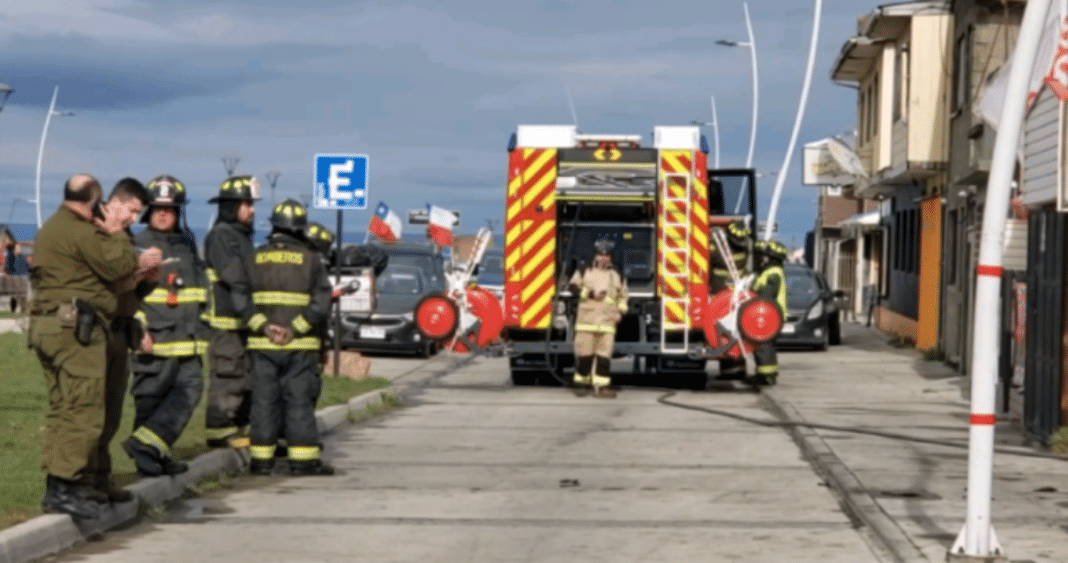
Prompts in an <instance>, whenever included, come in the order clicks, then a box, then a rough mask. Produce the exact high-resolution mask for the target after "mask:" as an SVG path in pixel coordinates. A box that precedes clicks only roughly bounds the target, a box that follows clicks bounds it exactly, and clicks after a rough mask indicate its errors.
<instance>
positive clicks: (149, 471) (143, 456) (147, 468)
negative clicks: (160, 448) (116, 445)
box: [122, 436, 163, 477]
mask: <svg viewBox="0 0 1068 563" xmlns="http://www.w3.org/2000/svg"><path fill="white" fill-rule="evenodd" d="M122 449H123V451H125V452H126V455H128V456H130V459H132V460H133V461H134V465H136V466H137V471H138V472H139V473H141V474H142V475H147V476H149V477H158V476H160V475H163V466H162V464H161V463H160V462H161V460H160V455H159V452H157V451H156V448H153V447H152V446H149V445H147V444H143V443H141V441H140V440H138V439H137V438H134V437H133V436H130V437H129V438H127V439H125V440H123V442H122Z"/></svg>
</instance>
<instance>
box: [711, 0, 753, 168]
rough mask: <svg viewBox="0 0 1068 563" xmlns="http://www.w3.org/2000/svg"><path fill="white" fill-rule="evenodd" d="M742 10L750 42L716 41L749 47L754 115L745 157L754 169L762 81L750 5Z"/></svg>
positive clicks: (744, 4)
mask: <svg viewBox="0 0 1068 563" xmlns="http://www.w3.org/2000/svg"><path fill="white" fill-rule="evenodd" d="M742 9H744V10H745V31H746V33H748V35H749V41H730V40H727V39H720V40H719V41H716V45H723V46H726V47H747V48H748V49H749V62H750V65H751V67H752V74H753V77H752V78H753V115H752V119H751V123H750V125H749V151H748V152H747V153H746V157H745V167H746V168H752V167H753V151H754V150H755V149H756V132H757V115H758V114H759V111H760V81H759V79H758V74H759V73H758V72H757V53H756V38H755V37H753V22H752V21H751V20H750V19H749V4H748V3H747V2H742Z"/></svg>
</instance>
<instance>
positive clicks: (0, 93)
mask: <svg viewBox="0 0 1068 563" xmlns="http://www.w3.org/2000/svg"><path fill="white" fill-rule="evenodd" d="M14 91H15V89H14V88H12V87H11V86H8V85H7V84H4V83H3V82H0V112H3V111H4V106H5V105H6V104H7V97H8V96H10V95H11V93H12V92H14Z"/></svg>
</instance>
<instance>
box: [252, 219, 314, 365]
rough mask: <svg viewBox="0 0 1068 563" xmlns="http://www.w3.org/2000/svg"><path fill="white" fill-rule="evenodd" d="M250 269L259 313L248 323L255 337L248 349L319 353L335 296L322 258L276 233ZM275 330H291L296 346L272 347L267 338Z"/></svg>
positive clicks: (293, 240) (260, 251)
mask: <svg viewBox="0 0 1068 563" xmlns="http://www.w3.org/2000/svg"><path fill="white" fill-rule="evenodd" d="M249 269H250V271H251V272H252V304H253V308H254V311H255V312H254V313H253V314H252V315H251V316H250V317H249V318H248V319H247V325H248V328H249V330H251V331H252V336H250V337H249V339H248V349H249V350H258V351H297V350H305V351H318V350H319V347H320V345H321V340H320V335H321V334H322V333H323V325H325V323H326V321H327V319H328V317H329V315H330V293H331V290H332V288H331V287H330V280H329V278H328V277H327V273H326V268H325V267H324V266H323V262H322V260H321V259H320V257H319V253H318V252H316V251H314V250H312V249H310V248H308V245H307V244H306V243H305V242H304V241H302V240H299V239H297V238H294V237H292V236H290V235H288V234H285V233H272V234H271V236H270V240H269V241H268V242H267V244H265V245H263V246H260V247H259V248H257V249H256V252H255V254H254V256H253V259H252V260H251V261H250V265H249ZM270 324H276V325H280V326H283V327H286V328H289V329H290V330H291V331H292V332H293V335H294V338H293V340H292V341H291V342H289V343H288V344H282V345H276V344H272V343H271V342H270V340H268V338H267V337H266V336H263V334H264V329H266V327H267V325H270Z"/></svg>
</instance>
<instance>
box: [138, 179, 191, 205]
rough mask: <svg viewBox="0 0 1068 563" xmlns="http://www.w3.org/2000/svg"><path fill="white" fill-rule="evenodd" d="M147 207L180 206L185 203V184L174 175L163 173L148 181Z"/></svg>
mask: <svg viewBox="0 0 1068 563" xmlns="http://www.w3.org/2000/svg"><path fill="white" fill-rule="evenodd" d="M147 187H148V207H181V206H183V205H185V200H186V193H185V185H184V184H182V183H181V182H179V181H178V179H177V178H175V177H174V176H169V175H167V174H163V175H160V176H156V177H155V178H153V179H152V181H150V182H149V183H148V186H147Z"/></svg>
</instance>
